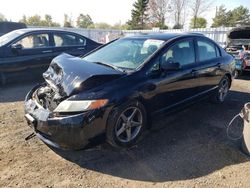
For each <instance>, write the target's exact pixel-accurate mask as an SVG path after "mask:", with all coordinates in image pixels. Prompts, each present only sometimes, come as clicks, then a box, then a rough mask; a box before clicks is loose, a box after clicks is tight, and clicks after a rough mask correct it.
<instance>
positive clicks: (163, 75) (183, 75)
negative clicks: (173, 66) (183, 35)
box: [147, 38, 199, 112]
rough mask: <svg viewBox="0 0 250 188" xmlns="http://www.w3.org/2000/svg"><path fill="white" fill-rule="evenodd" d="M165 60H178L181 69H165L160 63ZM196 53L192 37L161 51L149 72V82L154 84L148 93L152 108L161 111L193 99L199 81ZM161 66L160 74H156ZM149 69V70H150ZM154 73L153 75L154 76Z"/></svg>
mask: <svg viewBox="0 0 250 188" xmlns="http://www.w3.org/2000/svg"><path fill="white" fill-rule="evenodd" d="M163 61H169V63H171V62H178V63H180V65H181V68H180V69H179V70H169V71H163V70H161V68H160V66H161V65H160V64H161V62H163ZM196 66H197V63H196V55H195V49H194V41H193V39H192V38H188V39H184V40H181V41H178V42H176V43H175V44H173V45H172V46H171V47H169V48H167V49H166V50H164V51H163V53H161V55H160V56H159V57H158V58H157V59H156V60H155V63H154V64H153V66H152V68H151V70H150V71H151V72H152V73H149V75H151V76H149V77H150V78H149V80H148V82H149V83H150V84H151V85H154V88H155V89H154V90H152V91H149V92H148V93H147V98H150V100H149V101H150V102H149V103H150V104H149V105H150V108H151V110H152V111H154V112H160V111H164V110H167V109H169V108H171V107H174V106H176V105H178V104H181V103H182V102H184V101H187V100H188V99H191V98H192V97H193V96H195V95H196V94H197V93H198V88H199V82H198V81H197V77H196V75H195V74H194V72H193V70H194V69H195V68H196ZM158 68H159V71H160V74H159V75H157V76H155V72H156V71H158V70H157V69H158ZM150 71H149V72H150ZM152 75H153V76H152Z"/></svg>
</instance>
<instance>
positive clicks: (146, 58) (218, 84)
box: [25, 33, 234, 149]
mask: <svg viewBox="0 0 250 188" xmlns="http://www.w3.org/2000/svg"><path fill="white" fill-rule="evenodd" d="M233 71H234V59H233V57H232V56H231V55H229V54H227V53H226V52H225V51H224V49H222V48H221V47H220V46H218V45H217V44H216V43H215V42H213V41H212V40H210V39H208V38H207V37H205V36H203V35H199V34H190V33H186V34H185V33H183V34H181V33H179V34H174V33H172V34H148V35H140V36H131V37H125V38H121V39H118V40H116V41H113V42H111V43H109V44H107V45H104V46H102V47H101V48H99V49H97V50H95V51H93V52H91V53H90V54H88V55H86V56H84V57H82V58H79V57H74V56H71V55H68V54H62V55H60V56H58V57H56V58H55V59H53V61H52V63H51V64H50V67H49V68H48V70H47V71H46V72H45V73H44V74H43V77H44V79H45V82H44V83H42V84H40V85H37V86H36V87H34V88H33V89H32V90H31V91H30V92H29V93H28V94H27V96H26V99H25V117H26V119H27V122H28V124H29V125H30V126H31V127H32V128H33V129H34V131H35V133H36V135H37V136H38V137H39V138H40V139H42V140H43V141H44V142H45V143H47V144H49V145H52V146H54V147H59V148H64V149H69V148H70V149H79V148H84V147H86V146H88V145H89V144H90V143H91V142H93V141H94V140H95V139H97V138H99V137H100V136H101V135H105V138H106V140H107V142H108V143H110V144H111V145H112V146H115V147H130V146H132V145H134V144H136V143H137V141H138V139H139V138H140V136H141V135H142V134H143V132H144V131H145V130H146V129H148V128H149V127H150V122H151V118H153V117H157V115H160V114H166V113H167V112H170V111H172V110H175V109H176V108H177V107H178V106H183V104H188V103H193V102H194V101H196V100H200V99H203V98H207V97H210V98H211V99H212V100H213V101H214V102H216V103H222V102H223V101H224V100H225V98H226V96H227V94H228V92H229V88H230V86H231V82H232V72H233Z"/></svg>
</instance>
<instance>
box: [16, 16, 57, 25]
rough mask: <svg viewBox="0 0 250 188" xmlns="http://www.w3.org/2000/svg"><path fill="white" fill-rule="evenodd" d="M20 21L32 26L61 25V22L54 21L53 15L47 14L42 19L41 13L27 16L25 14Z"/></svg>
mask: <svg viewBox="0 0 250 188" xmlns="http://www.w3.org/2000/svg"><path fill="white" fill-rule="evenodd" d="M19 22H22V23H25V24H26V25H31V26H46V27H59V26H60V24H59V23H56V22H53V20H52V17H51V16H50V15H48V14H46V15H45V19H42V18H41V16H39V15H34V16H30V17H26V16H25V15H23V18H22V19H21V20H19Z"/></svg>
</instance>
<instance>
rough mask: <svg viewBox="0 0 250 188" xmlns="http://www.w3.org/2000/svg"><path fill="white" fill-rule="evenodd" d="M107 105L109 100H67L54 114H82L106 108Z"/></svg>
mask: <svg viewBox="0 0 250 188" xmlns="http://www.w3.org/2000/svg"><path fill="white" fill-rule="evenodd" d="M107 103H108V100H107V99H99V100H82V101H69V100H65V101H62V102H61V103H60V104H59V105H58V106H57V107H56V109H55V110H54V112H82V111H87V110H94V109H98V108H101V107H103V106H105V105H106V104H107Z"/></svg>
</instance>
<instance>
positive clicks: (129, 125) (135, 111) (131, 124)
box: [106, 101, 147, 147]
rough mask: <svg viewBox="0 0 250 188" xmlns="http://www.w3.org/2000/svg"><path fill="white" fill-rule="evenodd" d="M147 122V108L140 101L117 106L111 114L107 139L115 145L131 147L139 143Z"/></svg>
mask: <svg viewBox="0 0 250 188" xmlns="http://www.w3.org/2000/svg"><path fill="white" fill-rule="evenodd" d="M146 124H147V114H146V110H145V108H144V106H143V105H142V104H141V103H140V102H138V101H133V102H129V103H126V104H124V105H121V106H119V107H116V108H115V109H114V110H112V112H111V114H110V115H109V119H108V123H107V132H106V136H107V141H108V143H109V144H111V145H112V146H114V147H131V146H133V145H135V144H136V143H137V141H138V139H139V138H140V136H141V135H142V133H143V132H144V130H145V127H146Z"/></svg>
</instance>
